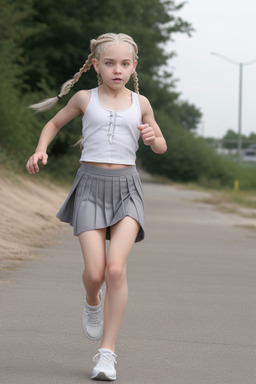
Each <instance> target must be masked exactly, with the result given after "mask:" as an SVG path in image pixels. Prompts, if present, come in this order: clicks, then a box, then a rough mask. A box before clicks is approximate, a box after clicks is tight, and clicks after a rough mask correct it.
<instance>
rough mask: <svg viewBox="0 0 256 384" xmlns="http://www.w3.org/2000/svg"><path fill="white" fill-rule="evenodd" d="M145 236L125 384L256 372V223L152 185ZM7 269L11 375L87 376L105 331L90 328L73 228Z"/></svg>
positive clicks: (232, 379) (223, 378)
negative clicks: (246, 224) (90, 335)
mask: <svg viewBox="0 0 256 384" xmlns="http://www.w3.org/2000/svg"><path fill="white" fill-rule="evenodd" d="M144 191H145V200H146V226H147V232H146V240H145V241H144V242H141V243H139V244H135V246H134V248H133V251H132V254H131V256H130V259H129V262H128V285H129V302H128V308H127V312H126V315H125V319H124V321H123V324H122V328H121V330H120V334H119V337H118V340H117V354H118V364H117V382H118V383H120V384H126V383H133V384H151V383H157V384H158V383H166V384H171V383H173V384H255V383H256V305H255V304H256V273H255V272H256V236H255V234H256V232H255V230H250V229H248V228H242V227H240V226H237V225H234V222H231V221H230V220H229V219H228V218H227V216H226V215H222V214H220V213H217V212H216V211H215V210H214V209H213V208H211V207H210V206H208V205H205V204H203V203H195V202H194V201H193V200H194V199H196V198H200V196H201V195H200V194H199V193H197V192H191V191H184V190H177V189H175V188H173V187H168V186H162V185H155V184H145V185H144ZM36 251H37V253H38V257H37V258H36V259H34V260H32V261H28V262H25V263H23V264H22V265H21V267H19V268H18V269H16V270H12V271H8V272H0V280H1V284H0V295H1V307H0V309H1V313H0V327H1V348H0V383H1V384H85V383H90V382H92V381H91V380H90V374H91V369H92V367H93V363H92V357H93V356H94V354H95V353H96V352H97V349H98V346H99V342H92V341H89V340H87V339H86V338H85V336H84V335H83V331H82V325H81V315H82V310H83V302H84V290H83V285H82V280H81V274H82V269H83V261H82V257H81V254H80V249H79V245H78V241H77V239H76V238H73V236H72V230H71V229H70V228H69V227H65V230H64V232H63V233H62V234H60V235H56V241H55V244H54V245H51V246H50V247H48V248H45V249H41V250H36Z"/></svg>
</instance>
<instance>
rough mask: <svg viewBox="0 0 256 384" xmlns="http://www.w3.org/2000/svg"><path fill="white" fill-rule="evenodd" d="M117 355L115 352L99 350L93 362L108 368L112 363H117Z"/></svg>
mask: <svg viewBox="0 0 256 384" xmlns="http://www.w3.org/2000/svg"><path fill="white" fill-rule="evenodd" d="M116 357H117V355H116V354H115V353H109V352H99V353H97V355H95V356H94V358H93V362H94V363H97V364H100V365H102V366H103V367H106V368H108V367H109V366H110V365H114V363H115V364H116V363H117V362H116Z"/></svg>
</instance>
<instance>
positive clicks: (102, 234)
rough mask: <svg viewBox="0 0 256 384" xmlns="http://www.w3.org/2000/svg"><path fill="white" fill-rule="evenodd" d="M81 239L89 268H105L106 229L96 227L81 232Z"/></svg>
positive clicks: (85, 263)
mask: <svg viewBox="0 0 256 384" xmlns="http://www.w3.org/2000/svg"><path fill="white" fill-rule="evenodd" d="M78 237H79V241H80V245H81V249H82V253H83V257H84V265H85V268H86V269H87V270H90V271H93V270H95V269H96V270H99V269H105V266H106V229H105V228H103V229H95V230H92V231H85V232H82V233H80V235H79V236H78Z"/></svg>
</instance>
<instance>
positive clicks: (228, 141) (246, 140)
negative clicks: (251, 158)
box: [222, 129, 256, 149]
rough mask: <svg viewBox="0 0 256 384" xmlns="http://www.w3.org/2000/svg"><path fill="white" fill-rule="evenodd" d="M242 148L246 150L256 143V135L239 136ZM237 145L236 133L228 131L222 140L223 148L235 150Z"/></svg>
mask: <svg viewBox="0 0 256 384" xmlns="http://www.w3.org/2000/svg"><path fill="white" fill-rule="evenodd" d="M241 140H242V148H248V147H249V146H250V145H251V144H253V143H254V144H255V143H256V134H255V133H250V134H249V135H248V136H246V135H241ZM237 143H238V133H237V132H235V131H233V130H232V129H229V130H228V131H227V132H226V133H225V135H224V136H223V138H222V144H223V147H224V148H228V149H235V148H237Z"/></svg>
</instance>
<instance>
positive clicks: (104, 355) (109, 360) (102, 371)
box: [91, 348, 117, 381]
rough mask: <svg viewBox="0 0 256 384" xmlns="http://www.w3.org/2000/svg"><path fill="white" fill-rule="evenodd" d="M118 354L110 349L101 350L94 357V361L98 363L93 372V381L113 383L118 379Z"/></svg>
mask: <svg viewBox="0 0 256 384" xmlns="http://www.w3.org/2000/svg"><path fill="white" fill-rule="evenodd" d="M116 357H117V356H116V354H115V353H114V352H112V351H111V350H110V349H106V348H101V349H99V353H98V354H97V355H95V356H94V358H93V361H94V362H95V363H97V364H96V365H95V367H94V368H93V371H92V376H91V379H93V380H102V381H113V380H115V379H116V370H115V364H116Z"/></svg>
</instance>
